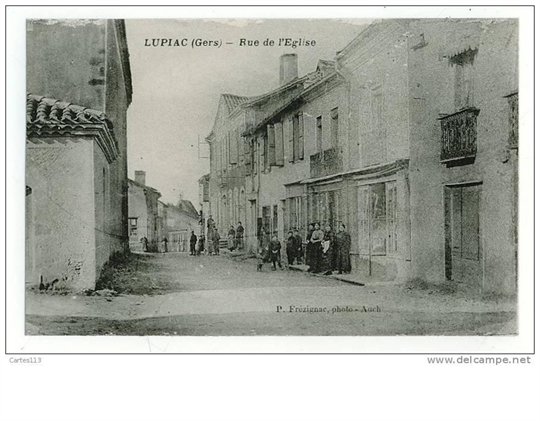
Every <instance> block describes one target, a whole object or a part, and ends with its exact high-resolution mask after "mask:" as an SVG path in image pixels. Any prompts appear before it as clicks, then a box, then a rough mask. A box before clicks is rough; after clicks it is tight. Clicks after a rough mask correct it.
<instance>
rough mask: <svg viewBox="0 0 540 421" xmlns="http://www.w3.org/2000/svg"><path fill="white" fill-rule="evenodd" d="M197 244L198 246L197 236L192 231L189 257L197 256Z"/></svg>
mask: <svg viewBox="0 0 540 421" xmlns="http://www.w3.org/2000/svg"><path fill="white" fill-rule="evenodd" d="M195 244H197V236H196V235H195V232H194V231H191V236H190V237H189V255H190V256H195Z"/></svg>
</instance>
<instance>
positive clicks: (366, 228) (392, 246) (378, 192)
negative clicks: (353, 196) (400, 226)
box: [358, 181, 398, 256]
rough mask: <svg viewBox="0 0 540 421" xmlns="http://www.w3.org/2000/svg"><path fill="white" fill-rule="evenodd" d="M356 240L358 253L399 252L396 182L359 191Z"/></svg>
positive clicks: (375, 185) (360, 188) (381, 254)
mask: <svg viewBox="0 0 540 421" xmlns="http://www.w3.org/2000/svg"><path fill="white" fill-rule="evenodd" d="M358 228H359V229H358V232H359V236H358V240H359V249H360V253H361V254H364V255H365V254H369V253H370V249H371V254H372V255H375V256H377V255H378V256H384V255H386V254H392V253H395V252H397V251H398V238H397V232H398V231H397V187H396V182H395V181H391V182H388V183H376V184H371V185H369V186H361V187H359V188H358Z"/></svg>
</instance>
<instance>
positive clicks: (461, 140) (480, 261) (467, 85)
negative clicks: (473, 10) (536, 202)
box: [408, 19, 519, 293]
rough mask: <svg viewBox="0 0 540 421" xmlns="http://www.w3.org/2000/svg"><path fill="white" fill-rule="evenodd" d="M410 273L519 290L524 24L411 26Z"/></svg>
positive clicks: (433, 23)
mask: <svg viewBox="0 0 540 421" xmlns="http://www.w3.org/2000/svg"><path fill="white" fill-rule="evenodd" d="M409 31H410V38H409V50H408V51H409V69H410V71H409V81H408V85H409V87H410V88H409V89H410V92H409V102H410V118H409V125H410V132H411V143H410V187H411V209H412V212H411V234H412V238H411V245H412V249H411V255H412V260H411V276H412V277H420V278H422V279H425V280H427V281H435V282H436V281H444V280H451V281H453V282H457V283H459V284H460V285H462V286H463V287H468V288H471V289H474V290H481V291H492V292H503V293H513V292H515V291H516V289H517V223H518V220H517V215H518V125H519V114H518V74H519V72H518V50H519V47H518V21H517V20H515V19H514V20H512V19H508V20H495V19H490V20H487V19H482V20H465V21H463V20H460V21H454V20H427V21H414V22H411V24H410V25H409Z"/></svg>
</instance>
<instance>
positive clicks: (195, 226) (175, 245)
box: [160, 200, 200, 252]
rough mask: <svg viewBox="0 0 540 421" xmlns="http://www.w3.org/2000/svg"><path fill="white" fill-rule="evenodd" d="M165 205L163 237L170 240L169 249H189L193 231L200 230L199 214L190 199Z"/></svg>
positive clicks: (182, 250)
mask: <svg viewBox="0 0 540 421" xmlns="http://www.w3.org/2000/svg"><path fill="white" fill-rule="evenodd" d="M160 206H163V237H164V238H167V240H168V251H177V252H178V251H180V252H184V251H189V236H190V235H191V231H194V232H195V233H196V234H198V233H199V231H200V225H199V214H198V213H197V211H196V210H195V207H194V206H193V204H192V203H191V202H190V201H189V200H180V202H179V203H178V205H176V206H175V205H171V204H164V203H161V202H160Z"/></svg>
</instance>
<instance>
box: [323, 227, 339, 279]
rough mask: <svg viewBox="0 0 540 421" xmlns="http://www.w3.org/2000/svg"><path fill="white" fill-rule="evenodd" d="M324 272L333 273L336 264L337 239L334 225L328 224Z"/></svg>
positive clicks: (325, 235) (325, 233) (324, 252)
mask: <svg viewBox="0 0 540 421" xmlns="http://www.w3.org/2000/svg"><path fill="white" fill-rule="evenodd" d="M322 244H323V259H322V272H324V274H325V275H331V274H332V271H333V270H334V265H335V260H336V259H335V252H336V239H335V236H334V232H333V231H332V227H331V226H330V225H327V226H326V227H325V230H324V238H323V241H322Z"/></svg>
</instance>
